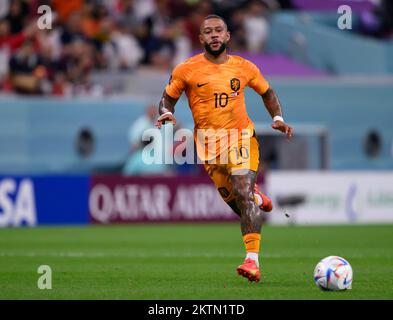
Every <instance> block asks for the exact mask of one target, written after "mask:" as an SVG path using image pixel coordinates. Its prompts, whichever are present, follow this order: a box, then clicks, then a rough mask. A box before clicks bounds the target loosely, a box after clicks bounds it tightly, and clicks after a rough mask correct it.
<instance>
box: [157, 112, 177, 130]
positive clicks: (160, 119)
mask: <svg viewBox="0 0 393 320" xmlns="http://www.w3.org/2000/svg"><path fill="white" fill-rule="evenodd" d="M166 121H170V122H172V124H173V125H176V118H175V116H174V115H173V114H172V113H171V112H166V113H164V114H162V115H160V116H159V117H158V119H157V121H156V123H155V125H156V127H157V128H158V129H161V126H162V125H163V124H164V123H165V122H166Z"/></svg>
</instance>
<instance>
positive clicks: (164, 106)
mask: <svg viewBox="0 0 393 320" xmlns="http://www.w3.org/2000/svg"><path fill="white" fill-rule="evenodd" d="M177 100H179V99H173V98H172V97H170V96H168V94H167V93H166V92H165V91H164V92H163V94H162V98H161V101H160V103H159V105H158V113H159V114H160V115H161V114H163V113H165V112H172V113H174V112H175V105H176V102H177Z"/></svg>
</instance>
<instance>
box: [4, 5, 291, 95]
mask: <svg viewBox="0 0 393 320" xmlns="http://www.w3.org/2000/svg"><path fill="white" fill-rule="evenodd" d="M282 2H283V3H285V2H287V1H282ZM42 5H47V6H49V7H50V8H51V13H52V15H51V16H50V17H49V18H48V19H46V18H47V17H48V16H44V15H45V14H46V11H43V12H41V14H39V13H38V8H39V7H40V6H42ZM279 7H280V1H278V0H252V1H246V0H216V1H214V0H1V1H0V91H3V92H16V93H21V94H23V93H24V94H37V95H40V94H41V95H42V94H45V95H55V96H80V95H89V96H100V95H103V94H106V93H108V92H107V91H110V90H111V88H110V85H108V86H102V85H101V86H98V85H94V84H93V82H92V81H91V75H92V71H94V70H97V71H99V70H105V71H111V70H116V71H123V70H125V71H130V70H133V69H134V68H137V67H138V66H140V65H145V66H148V67H152V68H162V69H168V68H171V67H173V66H174V65H176V64H177V63H179V62H181V61H183V60H184V59H186V58H187V57H189V56H190V55H191V54H192V53H193V52H194V51H195V50H199V49H200V44H199V40H198V33H199V26H200V24H201V22H202V20H203V18H204V17H205V16H206V15H208V14H211V13H216V14H219V15H221V16H222V17H224V18H225V19H226V20H227V22H228V25H229V28H230V30H231V31H232V40H231V48H232V49H234V50H249V51H253V52H261V51H263V50H264V43H265V40H266V37H267V34H268V19H269V15H270V14H271V13H272V12H273V11H274V10H276V9H277V8H279ZM40 18H41V19H44V18H45V19H46V20H45V21H44V22H46V23H48V22H50V24H51V25H50V28H49V29H42V28H39V27H38V24H37V21H38V20H37V19H40Z"/></svg>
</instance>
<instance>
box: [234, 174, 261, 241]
mask: <svg viewBox="0 0 393 320" xmlns="http://www.w3.org/2000/svg"><path fill="white" fill-rule="evenodd" d="M256 176H257V173H256V172H255V171H251V170H249V171H248V172H247V174H245V175H231V181H232V186H233V190H234V192H235V196H236V204H237V207H238V208H239V210H240V226H241V231H242V234H243V235H245V234H247V233H260V232H261V228H262V224H263V221H264V216H263V212H262V211H261V209H259V207H258V206H257V204H256V203H255V199H254V185H255V180H256Z"/></svg>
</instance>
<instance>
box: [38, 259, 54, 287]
mask: <svg viewBox="0 0 393 320" xmlns="http://www.w3.org/2000/svg"><path fill="white" fill-rule="evenodd" d="M37 273H38V274H42V276H40V277H39V278H38V281H37V287H38V289H40V290H45V289H47V290H48V289H52V269H51V267H50V266H48V265H45V264H44V265H41V266H39V267H38V269H37Z"/></svg>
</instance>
